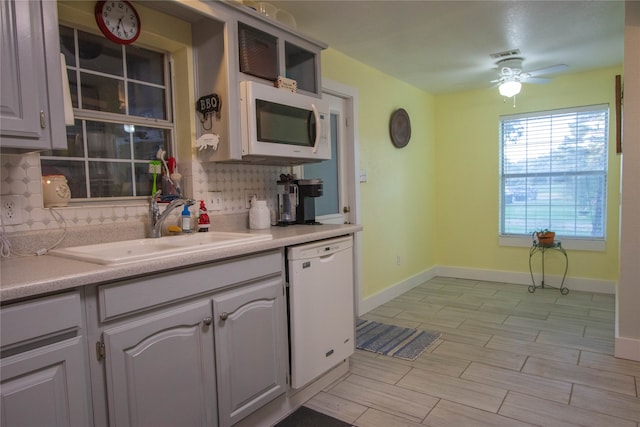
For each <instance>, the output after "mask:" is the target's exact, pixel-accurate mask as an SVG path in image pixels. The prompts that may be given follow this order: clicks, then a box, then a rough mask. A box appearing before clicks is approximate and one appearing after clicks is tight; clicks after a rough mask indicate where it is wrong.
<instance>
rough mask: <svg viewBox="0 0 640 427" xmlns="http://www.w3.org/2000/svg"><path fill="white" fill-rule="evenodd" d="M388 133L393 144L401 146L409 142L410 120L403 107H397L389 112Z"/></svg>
mask: <svg viewBox="0 0 640 427" xmlns="http://www.w3.org/2000/svg"><path fill="white" fill-rule="evenodd" d="M389 133H390V134H391V142H392V143H393V145H394V146H396V147H398V148H402V147H405V146H406V145H407V144H408V143H409V140H410V139H411V121H410V120H409V114H407V112H406V110H405V109H404V108H398V109H397V110H396V111H394V112H393V113H392V114H391V120H390V121H389Z"/></svg>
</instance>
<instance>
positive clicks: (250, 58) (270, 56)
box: [237, 18, 321, 96]
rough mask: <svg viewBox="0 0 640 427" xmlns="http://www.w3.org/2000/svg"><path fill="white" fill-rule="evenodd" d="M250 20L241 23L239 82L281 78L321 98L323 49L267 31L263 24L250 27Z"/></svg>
mask: <svg viewBox="0 0 640 427" xmlns="http://www.w3.org/2000/svg"><path fill="white" fill-rule="evenodd" d="M249 19H250V18H244V19H243V20H241V21H238V30H237V31H238V66H239V71H240V73H241V75H240V79H241V80H246V79H250V78H251V77H247V76H253V77H258V78H260V79H262V80H263V81H264V80H266V82H264V83H267V84H273V82H275V81H276V80H277V79H278V77H279V76H282V77H286V78H289V79H293V80H295V81H296V84H297V90H298V91H300V92H304V93H306V94H308V95H313V96H320V51H321V48H320V47H319V46H317V45H314V44H311V43H309V42H306V41H305V40H304V39H301V38H294V37H292V36H290V35H289V36H287V34H286V33H284V32H281V31H280V30H278V29H270V28H264V25H261V23H260V22H256V21H254V22H253V23H252V24H253V25H255V27H254V26H251V25H249V24H247V23H246V22H247V21H248V20H249ZM257 27H263V28H257ZM265 30H270V31H265Z"/></svg>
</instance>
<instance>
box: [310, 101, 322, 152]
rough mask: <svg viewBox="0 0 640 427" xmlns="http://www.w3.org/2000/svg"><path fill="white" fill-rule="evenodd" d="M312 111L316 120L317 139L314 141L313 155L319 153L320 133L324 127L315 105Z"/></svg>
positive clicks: (312, 106) (312, 105)
mask: <svg viewBox="0 0 640 427" xmlns="http://www.w3.org/2000/svg"><path fill="white" fill-rule="evenodd" d="M311 111H313V117H315V119H316V138H315V141H313V151H312V152H313V154H316V153H317V152H318V143H319V142H320V132H321V131H322V125H321V124H320V114H319V113H318V109H317V108H316V106H315V105H314V104H311Z"/></svg>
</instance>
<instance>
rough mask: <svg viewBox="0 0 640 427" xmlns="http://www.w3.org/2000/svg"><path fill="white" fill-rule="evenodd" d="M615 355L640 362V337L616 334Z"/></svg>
mask: <svg viewBox="0 0 640 427" xmlns="http://www.w3.org/2000/svg"><path fill="white" fill-rule="evenodd" d="M614 356H615V357H619V358H621V359H629V360H636V361H638V362H640V339H638V338H627V337H619V336H616V341H615V351H614Z"/></svg>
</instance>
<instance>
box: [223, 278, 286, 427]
mask: <svg viewBox="0 0 640 427" xmlns="http://www.w3.org/2000/svg"><path fill="white" fill-rule="evenodd" d="M284 301H285V300H284V295H283V281H282V277H281V276H277V277H274V278H271V279H266V280H262V281H260V282H257V283H255V284H253V285H246V286H242V287H240V288H238V289H236V290H231V291H228V292H224V293H220V294H218V295H215V296H214V298H213V307H214V308H213V311H214V320H215V339H216V369H217V381H218V413H219V421H220V426H221V427H228V426H230V425H232V424H235V423H236V422H238V421H239V420H241V419H242V418H244V417H246V416H247V415H249V414H250V413H252V412H254V411H255V410H256V409H258V408H260V407H261V406H263V405H265V404H266V403H268V402H270V401H271V400H273V399H274V398H276V397H278V396H279V395H281V394H282V393H284V392H285V391H286V389H287V379H286V377H287V371H288V362H287V361H288V351H287V329H286V311H285V304H284Z"/></svg>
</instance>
